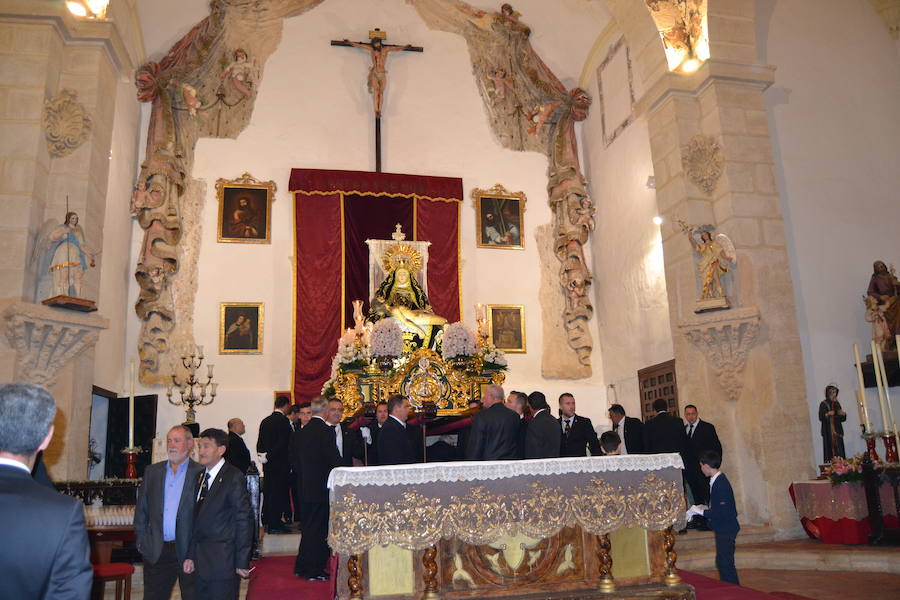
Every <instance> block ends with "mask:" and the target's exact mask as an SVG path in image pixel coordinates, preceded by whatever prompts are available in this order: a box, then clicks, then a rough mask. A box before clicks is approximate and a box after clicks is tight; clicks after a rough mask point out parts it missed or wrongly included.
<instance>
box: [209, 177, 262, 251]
mask: <svg viewBox="0 0 900 600" xmlns="http://www.w3.org/2000/svg"><path fill="white" fill-rule="evenodd" d="M216 194H217V196H218V198H219V219H218V224H217V232H216V233H217V238H216V239H217V241H219V242H221V243H226V244H271V243H272V201H273V200H274V198H275V182H274V181H260V180H259V179H256V178H255V177H253V176H252V175H251V174H250V173H244V174H243V175H241V176H240V177H238V178H237V179H218V180H216Z"/></svg>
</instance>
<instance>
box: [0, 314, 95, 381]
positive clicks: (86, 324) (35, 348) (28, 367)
mask: <svg viewBox="0 0 900 600" xmlns="http://www.w3.org/2000/svg"><path fill="white" fill-rule="evenodd" d="M3 324H4V326H5V329H6V339H7V340H8V341H9V345H10V346H11V347H12V348H13V349H14V350H15V351H16V361H17V363H18V369H17V373H18V375H19V376H20V377H23V378H24V379H26V380H27V381H31V382H33V383H39V384H41V385H48V386H49V385H52V384H53V383H54V382H55V381H56V378H57V376H58V375H59V372H60V371H61V370H62V368H63V367H65V366H66V365H67V364H68V363H69V362H70V361H72V359H74V358H75V357H77V356H78V355H79V354H81V353H82V352H83V351H85V350H87V349H88V348H92V347H93V346H94V345H95V344H96V343H97V339H98V338H99V337H100V332H101V331H102V330H103V329H106V328H107V327H109V321H108V320H107V319H104V318H103V317H101V316H99V315H96V314H93V313H80V312H76V311H70V310H64V309H59V308H50V307H48V306H43V305H41V304H34V303H31V302H15V303H13V304H10V305H9V306H7V308H6V310H4V311H3Z"/></svg>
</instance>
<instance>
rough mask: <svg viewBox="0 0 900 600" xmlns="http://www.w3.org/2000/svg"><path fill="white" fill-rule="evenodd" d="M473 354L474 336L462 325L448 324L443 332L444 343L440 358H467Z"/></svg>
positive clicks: (458, 323) (457, 323)
mask: <svg viewBox="0 0 900 600" xmlns="http://www.w3.org/2000/svg"><path fill="white" fill-rule="evenodd" d="M474 354H475V334H474V333H472V330H470V329H469V328H468V327H466V326H465V325H464V324H463V323H460V322H459V321H457V322H456V323H450V324H449V325H447V328H446V329H445V330H444V342H443V347H442V348H441V356H443V358H444V360H449V359H451V358H460V357H462V358H468V357H471V356H473V355H474Z"/></svg>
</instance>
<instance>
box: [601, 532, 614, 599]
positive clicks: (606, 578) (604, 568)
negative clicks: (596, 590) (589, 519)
mask: <svg viewBox="0 0 900 600" xmlns="http://www.w3.org/2000/svg"><path fill="white" fill-rule="evenodd" d="M611 550H612V546H611V545H610V543H609V534H604V535H598V536H597V564H598V565H599V566H600V591H601V592H603V593H604V594H610V593H612V592H614V591H616V582H615V580H613V575H612V567H613V560H612V554H611Z"/></svg>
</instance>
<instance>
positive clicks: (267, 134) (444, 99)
mask: <svg viewBox="0 0 900 600" xmlns="http://www.w3.org/2000/svg"><path fill="white" fill-rule="evenodd" d="M166 3H167V2H161V3H160V6H159V7H158V9H157V8H151V7H149V6H148V7H144V6H142V7H141V11H142V12H141V14H142V18H143V17H144V16H145V14H146V13H145V12H144V11H145V9H146V10H151V11H156V10H164V8H165V4H166ZM484 8H491V9H495V8H496V7H494V6H485V7H484ZM516 8H517V10H519V11H521V12H522V13H523V17H522V19H523V20H524V21H525V22H526V23H529V24H530V25H531V26H532V28H533V29H534V30H535V31H536V32H537V31H540V32H541V33H540V34H537V33H535V36H534V37H535V47H536V48H537V50H538V52H539V53H541V54H542V56H544V58H545V59H546V62H547V64H548V65H550V66H551V68H553V69H554V70H555V72H557V74H558V75H559V76H560V78H561V80H562V81H563V82H565V83H567V85H570V86H571V85H574V81H575V80H576V78H577V75H578V74H579V73H580V70H581V65H582V63H583V61H584V57H585V56H586V54H587V52H588V50H589V48H590V45H591V43H592V42H593V40H594V36H595V34H596V32H599V31H601V30H602V29H603V26H604V25H605V23H606V20H608V16H607V15H606V12H605V9H603V8H602V7H597V6H593V5H592V4H588V3H585V2H583V1H580V0H564V1H562V2H559V3H553V6H550V5H549V4H548V3H546V2H542V1H541V0H528V1H520V2H517V3H516ZM176 14H177V13H176ZM172 26H173V27H174V28H177V29H179V30H181V29H185V27H184V26H183V25H182V24H180V23H176V24H173V25H172ZM376 26H378V27H381V28H382V29H386V30H387V31H388V34H389V38H388V41H389V42H394V43H413V44H417V45H422V46H424V47H425V52H424V53H423V54H413V53H396V54H392V55H391V57H390V60H389V64H388V70H389V84H388V88H387V99H386V104H385V110H384V119H383V160H384V163H383V164H384V170H385V171H387V172H395V173H414V174H423V175H439V176H452V177H462V178H463V186H464V194H465V202H464V204H463V206H462V210H461V248H462V269H463V285H462V303H463V308H464V314H463V318H464V320H465V321H467V322H469V323H474V305H475V304H476V303H478V302H481V303H485V304H505V303H512V304H523V305H524V306H525V315H526V340H527V347H528V352H527V353H526V354H518V355H509V362H510V372H509V376H508V379H507V381H508V385H507V386H506V388H507V389H508V390H509V389H519V390H522V391H526V392H530V391H532V390H535V389H540V390H541V391H543V392H544V393H546V394H547V396H548V398H550V399H551V404H553V399H554V398H555V397H556V396H558V395H559V394H560V393H562V392H564V391H568V392H571V393H574V394H575V395H576V398H577V399H578V400H579V412H580V413H582V414H585V415H587V416H589V417H592V418H594V419H595V420H600V421H601V422H602V421H606V410H605V407H606V404H605V396H604V383H605V382H604V380H603V378H602V375H601V373H602V364H601V363H602V356H601V352H600V344H599V342H598V336H597V331H596V329H595V331H594V332H593V333H594V339H595V348H594V354H593V357H592V359H593V365H594V373H595V375H594V377H592V378H591V379H587V380H580V381H576V382H572V381H558V380H557V381H547V380H544V379H542V378H541V376H540V363H541V361H540V352H541V347H542V339H541V332H542V328H541V314H540V306H539V304H538V289H537V281H538V268H537V265H538V252H537V248H536V247H535V238H534V231H535V229H536V227H537V226H539V225H542V224H545V223H548V222H550V220H551V214H550V209H549V207H548V205H547V194H546V183H547V179H546V169H547V160H546V158H545V157H544V156H542V155H540V154H536V153H521V152H513V151H510V150H504V149H502V148H501V147H500V146H499V145H498V144H497V142H496V141H495V140H494V137H493V134H492V132H491V130H490V128H489V126H488V123H487V119H486V117H485V114H484V110H483V106H482V101H481V98H480V96H479V95H478V92H477V89H476V86H475V82H474V79H473V77H472V74H471V70H472V67H471V63H470V59H469V56H468V51H467V48H466V44H465V41H464V40H463V39H462V38H460V37H458V36H455V35H451V34H447V33H442V32H435V31H431V30H429V29H427V28H426V27H425V25H424V24H423V23H422V21H421V19H420V18H419V16H418V14H417V13H416V12H415V10H414V9H413V8H412V7H410V6H408V5H407V4H406V3H405V2H403V1H402V0H381V1H378V2H358V1H353V0H329V1H328V2H325V3H323V4H322V5H320V6H318V7H317V8H315V9H313V10H311V11H309V12H307V13H305V14H304V15H301V16H299V17H296V18H293V19H290V20H288V21H286V22H285V29H284V35H283V39H282V42H281V45H280V46H279V48H278V49H277V50H276V52H275V53H274V54H273V55H272V56H271V58H270V59H269V61H268V62H267V64H266V66H265V75H264V78H263V80H262V82H261V83H260V86H259V94H258V97H257V100H256V107H255V110H254V114H253V117H252V119H251V123H250V125H249V126H248V128H247V129H246V130H245V131H244V132H243V133H242V134H241V135H240V136H239V137H238V138H237V139H236V140H212V139H204V140H201V141H200V142H199V143H198V145H197V152H196V160H195V165H194V170H193V176H194V177H195V178H199V179H203V180H205V182H206V185H207V194H206V204H205V206H204V209H203V232H202V249H201V254H200V263H199V293H198V295H197V299H196V307H197V308H196V314H195V335H196V339H197V343H199V344H202V345H204V346H205V348H206V349H207V355H208V359H207V360H208V361H209V362H213V363H214V364H215V365H216V373H217V375H216V380H218V381H219V382H220V387H219V389H220V394H219V396H218V397H217V398H216V401H215V403H214V404H213V405H211V406H209V407H203V408H200V409H199V411H198V421H200V424H201V427H206V426H218V427H224V425H225V422H226V421H227V419H228V418H230V417H234V416H240V417H241V418H243V419H244V421H245V423H246V425H247V434H246V436H245V438H246V440H247V441H248V444H249V445H251V446H252V445H253V444H255V441H256V437H257V433H258V425H259V421H260V420H261V419H262V418H263V417H264V416H265V415H267V414H268V413H269V412H271V406H272V404H271V403H272V391H273V390H280V389H289V388H290V386H291V367H292V365H291V348H292V310H293V309H292V299H291V295H292V284H291V281H292V271H291V258H290V257H291V255H292V253H293V237H292V236H293V232H292V220H291V215H292V213H293V200H292V198H291V195H290V194H289V193H288V190H287V184H288V177H289V174H290V169H291V168H294V167H303V168H326V169H355V170H371V169H373V168H374V158H373V154H374V152H373V147H374V133H373V118H372V109H371V100H370V97H369V95H368V94H367V92H366V88H365V81H366V73H367V70H368V64H369V59H368V56H366V55H365V54H363V53H362V52H360V51H358V50H355V49H350V48H340V47H331V46H330V45H329V43H328V42H329V40H331V39H342V38H345V37H349V38H354V39H364V38H365V36H366V33H367V31H368V30H369V29H370V28H372V27H376ZM185 30H186V29H185ZM545 31H551V32H553V35H550V34H545V33H544V32H545ZM570 32H576V33H577V34H578V35H571V34H570ZM150 37H151V36H149V35H145V38H146V39H148V40H149V39H150ZM163 38H165V36H162V37H161V38H160V39H163ZM147 51H148V55H149V56H151V57H152V56H154V55H157V54H159V52H160V50H159V49H158V48H154V47H152V46H151V45H150V43H149V42H148V48H147ZM146 117H147V111H144V121H143V125H142V127H146ZM244 171H248V172H250V173H251V174H253V175H254V176H255V177H257V178H259V179H262V180H268V179H271V180H274V181H275V182H276V183H277V185H278V191H277V193H276V196H275V202H274V204H273V207H272V243H271V244H270V245H256V244H218V243H216V234H215V223H216V216H217V200H216V197H215V187H214V186H215V181H216V179H217V178H220V177H225V178H234V177H237V176H239V175H240V174H241V173H243V172H244ZM495 183H502V184H503V185H504V186H506V187H507V188H508V189H511V190H515V191H518V190H522V191H524V192H525V193H526V195H527V197H528V203H527V205H526V212H525V222H524V228H525V240H526V241H525V250H524V251H504V250H491V249H477V248H476V247H475V211H474V206H473V201H472V199H471V191H472V190H473V189H474V188H489V187H491V186H492V185H494V184H495ZM134 227H136V225H134ZM139 234H140V232H139V230H137V229H135V236H134V238H133V240H132V252H131V264H132V265H133V264H134V262H135V257H136V253H137V251H138V249H139V245H140V235H139ZM388 234H389V232H385V236H387V235H388ZM129 286H130V287H129V317H128V319H129V334H128V346H127V354H128V355H133V354H134V350H133V349H134V348H135V345H136V336H137V329H138V324H137V320H136V318H134V316H133V311H132V310H131V306H132V305H133V303H134V300H135V298H136V292H137V290H136V285H135V284H134V283H133V282H132V281H130V282H129ZM235 301H248V302H249V301H254V302H259V301H261V302H264V303H265V326H264V336H263V337H264V352H263V354H262V355H225V356H218V355H216V354H215V353H214V352H211V349H214V348H217V347H218V334H217V330H218V313H219V310H218V307H219V302H235ZM336 342H337V340H335V343H336ZM160 391H161V389H160V388H155V389H147V390H145V389H140V390H139V392H138V393H145V392H147V393H153V392H156V393H160ZM182 419H183V412H182V409H180V408H177V407H173V406H170V405H168V403H166V402H165V399H164V397H163V398H161V402H160V407H159V412H158V426H157V433H158V434H159V433H162V432H164V431H165V430H166V429H167V428H168V427H169V426H171V425H172V424H174V423H177V422H180V421H181V420H182Z"/></svg>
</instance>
